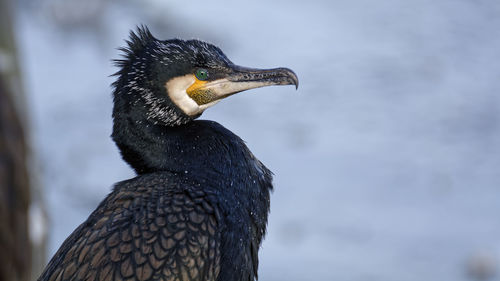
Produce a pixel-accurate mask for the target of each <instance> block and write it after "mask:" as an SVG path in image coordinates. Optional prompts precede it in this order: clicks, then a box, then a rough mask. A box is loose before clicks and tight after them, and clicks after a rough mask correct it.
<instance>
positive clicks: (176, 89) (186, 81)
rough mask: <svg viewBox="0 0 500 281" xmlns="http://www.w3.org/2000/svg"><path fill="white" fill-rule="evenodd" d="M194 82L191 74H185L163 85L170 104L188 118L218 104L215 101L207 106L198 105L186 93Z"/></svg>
mask: <svg viewBox="0 0 500 281" xmlns="http://www.w3.org/2000/svg"><path fill="white" fill-rule="evenodd" d="M195 81H196V80H195V78H194V76H193V75H192V74H187V75H184V76H179V77H175V78H172V79H170V80H169V81H168V82H167V83H166V84H165V88H166V89H167V93H168V96H169V97H170V100H172V102H173V103H175V105H177V107H179V108H180V109H181V110H182V111H183V112H184V113H185V114H186V115H188V116H196V115H199V114H201V113H202V112H203V111H204V110H205V109H207V108H209V107H210V106H212V105H214V104H216V103H217V102H219V101H218V100H217V101H213V102H210V103H207V104H203V105H198V104H197V103H196V102H195V101H194V100H193V99H192V98H190V97H189V95H188V94H187V92H186V90H187V89H188V88H189V87H190V86H191V85H193V84H194V82H195Z"/></svg>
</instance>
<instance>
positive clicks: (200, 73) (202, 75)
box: [195, 68, 208, 81]
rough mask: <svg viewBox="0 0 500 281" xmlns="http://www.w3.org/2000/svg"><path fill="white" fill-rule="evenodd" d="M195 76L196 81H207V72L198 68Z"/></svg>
mask: <svg viewBox="0 0 500 281" xmlns="http://www.w3.org/2000/svg"><path fill="white" fill-rule="evenodd" d="M195 75H196V78H198V80H201V81H204V80H207V79H208V70H206V69H203V68H200V69H198V70H196V73H195Z"/></svg>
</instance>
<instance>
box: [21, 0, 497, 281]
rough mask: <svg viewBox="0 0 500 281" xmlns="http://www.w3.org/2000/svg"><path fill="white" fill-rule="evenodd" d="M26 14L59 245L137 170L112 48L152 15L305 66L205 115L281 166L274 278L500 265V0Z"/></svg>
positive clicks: (273, 226) (157, 25)
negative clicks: (120, 120)
mask: <svg viewBox="0 0 500 281" xmlns="http://www.w3.org/2000/svg"><path fill="white" fill-rule="evenodd" d="M16 11H17V12H16V25H15V27H16V35H17V41H18V45H19V48H20V58H21V63H22V67H23V74H24V78H25V79H24V82H25V90H26V93H27V96H28V104H29V106H30V110H31V114H32V115H31V127H32V132H31V138H32V140H33V150H34V151H35V152H36V156H37V162H36V165H35V169H36V170H37V171H38V173H39V175H40V177H39V179H40V183H41V185H42V187H43V188H44V194H45V196H46V203H47V206H48V213H49V217H50V227H49V230H50V233H49V235H50V240H49V255H50V256H52V254H53V253H54V252H55V251H56V250H57V248H58V247H59V245H60V244H61V243H62V241H63V240H64V238H66V237H67V236H68V235H69V234H70V233H71V231H72V230H73V229H74V228H75V227H76V226H77V225H78V224H80V223H81V222H82V221H83V220H85V219H86V217H87V216H88V215H89V214H90V212H91V211H92V210H93V209H94V208H95V207H96V206H97V204H98V203H99V202H100V200H102V199H103V198H104V196H105V195H106V194H107V193H108V192H109V191H110V188H111V186H112V185H113V183H115V182H117V181H120V180H123V179H127V178H130V177H132V176H133V173H132V171H131V170H130V169H129V167H128V166H127V165H126V164H125V163H124V162H123V161H122V160H121V159H120V156H119V153H118V151H117V149H116V148H115V146H114V144H113V143H112V142H111V140H110V138H109V135H110V133H111V108H112V104H111V96H110V94H111V88H110V86H109V85H110V83H112V82H113V79H114V78H112V77H109V75H110V74H112V73H114V72H115V71H116V68H114V67H113V66H112V64H111V63H110V59H112V58H118V51H117V50H116V49H115V48H116V47H118V46H123V44H124V43H123V39H125V38H126V37H127V36H128V31H129V30H130V29H132V28H134V26H135V25H136V24H140V23H145V24H148V25H149V26H150V29H151V30H152V32H153V33H154V34H155V35H156V36H157V37H158V38H162V39H166V38H171V37H181V38H201V39H204V40H207V41H210V42H213V43H215V44H216V45H219V46H220V47H221V48H222V49H223V50H224V51H225V53H226V54H227V55H228V57H229V58H230V59H231V60H233V62H235V63H237V64H241V65H246V66H251V67H276V66H286V67H290V68H292V69H293V70H295V71H296V73H297V74H298V76H299V78H300V87H299V90H298V91H295V90H294V89H293V88H292V87H273V88H266V89H258V90H253V91H250V92H245V93H242V94H240V95H236V96H233V97H231V98H229V99H227V100H225V101H223V102H221V103H219V104H218V105H217V106H215V107H214V108H211V109H209V110H207V112H205V114H204V115H203V116H202V118H204V119H212V120H215V121H217V122H220V123H221V124H223V125H224V126H226V127H227V128H228V129H230V130H232V131H233V132H235V133H236V134H237V135H239V136H240V137H242V138H243V139H244V140H246V141H247V142H248V146H249V147H250V149H251V150H252V151H253V152H254V154H255V155H256V156H257V157H258V158H260V159H261V160H262V162H264V163H265V164H266V165H267V166H268V167H269V168H270V169H271V170H272V171H273V172H274V173H275V192H274V194H273V196H272V201H271V203H272V208H271V216H270V221H269V231H268V235H267V238H266V240H265V241H264V244H263V247H262V250H261V252H260V257H261V264H260V280H270V281H273V280H319V281H321V280H325V281H326V280H383V281H410V280H415V281H422V280H441V281H442V280H469V279H471V278H473V276H472V275H471V274H474V272H476V273H477V271H484V272H490V273H493V271H494V270H495V268H497V267H498V265H499V261H498V257H499V254H500V186H499V184H500V147H499V142H500V111H499V110H500V97H499V95H500V1H496V0H491V1H488V0H477V1H470V0H432V1H431V0H414V1H396V0H383V1H371V0H355V1H352V0H342V1H327V0H324V1H320V0H318V1H314V0H310V1H298V0H288V1H264V0H262V1H245V2H240V1H232V2H229V1H227V2H226V1H217V0H212V1H181V0H175V1H161V0H148V1H139V0H128V1H105V0H88V1H78V0H67V1H64V0H45V1H28V0H22V1H19V2H18V3H17V4H16ZM467 272H469V274H467ZM471 272H472V273H471ZM477 274H479V273H477ZM479 275H480V274H479ZM479 275H478V276H479ZM478 278H479V277H478ZM493 278H496V280H498V279H499V278H498V277H495V276H493Z"/></svg>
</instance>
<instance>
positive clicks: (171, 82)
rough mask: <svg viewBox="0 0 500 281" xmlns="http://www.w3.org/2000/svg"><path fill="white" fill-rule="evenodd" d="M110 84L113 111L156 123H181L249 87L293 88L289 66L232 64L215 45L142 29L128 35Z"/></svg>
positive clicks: (292, 73) (296, 83) (169, 124)
mask: <svg viewBox="0 0 500 281" xmlns="http://www.w3.org/2000/svg"><path fill="white" fill-rule="evenodd" d="M127 43H128V47H127V48H123V49H122V51H123V52H124V58H123V59H121V60H117V61H116V62H117V65H118V66H119V67H120V68H121V69H120V70H119V71H118V72H117V73H116V75H117V76H118V79H117V81H116V82H115V83H114V84H113V85H114V87H115V91H114V102H115V110H114V116H115V117H116V114H118V113H120V114H123V113H128V114H132V115H135V114H143V115H145V117H146V118H147V119H148V120H150V121H152V122H154V123H157V124H158V123H159V124H164V125H168V126H175V125H181V124H185V123H187V122H189V121H191V120H193V119H195V118H197V117H198V116H200V115H201V114H202V113H203V111H204V110H205V109H207V108H209V107H211V106H212V105H214V104H216V103H217V102H219V101H220V100H222V99H224V98H226V97H228V96H230V95H233V94H236V93H239V92H241V91H245V90H248V89H253V88H259V87H265V86H271V85H295V86H296V87H297V86H298V78H297V76H296V75H295V73H294V72H293V71H292V70H290V69H288V68H274V69H253V68H247V67H241V66H237V65H235V64H233V63H232V62H231V61H230V60H229V59H228V58H227V57H226V55H224V53H223V52H222V51H221V50H220V49H219V48H218V47H216V46H214V45H212V44H209V43H206V42H203V41H199V40H187V41H185V40H179V39H173V40H165V41H163V40H158V39H156V38H154V37H153V35H152V34H151V33H150V32H149V30H148V29H147V28H146V27H141V28H138V30H137V32H131V34H130V39H129V41H127Z"/></svg>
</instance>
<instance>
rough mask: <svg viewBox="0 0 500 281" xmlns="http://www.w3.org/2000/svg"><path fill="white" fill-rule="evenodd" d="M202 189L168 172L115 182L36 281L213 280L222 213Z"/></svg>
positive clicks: (216, 271)
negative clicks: (110, 190) (113, 186)
mask: <svg viewBox="0 0 500 281" xmlns="http://www.w3.org/2000/svg"><path fill="white" fill-rule="evenodd" d="M207 190H210V189H207V188H206V186H205V188H203V189H202V188H200V184H199V183H197V182H196V181H193V180H191V179H189V178H187V177H185V176H183V175H178V174H173V173H169V172H159V173H152V174H146V175H142V176H138V177H136V178H134V179H131V180H127V181H123V182H120V183H118V184H116V186H115V188H114V190H113V192H111V193H110V194H109V195H108V196H107V197H106V199H105V200H104V201H103V202H102V203H101V204H100V205H99V207H98V208H97V209H96V210H95V211H94V212H93V213H92V214H91V215H90V217H89V218H88V219H87V221H85V222H84V223H83V224H81V225H80V226H79V227H78V228H77V229H76V230H75V231H74V232H73V233H72V234H71V235H70V237H68V238H67V239H66V241H65V242H64V243H63V245H62V246H61V248H60V249H59V251H58V252H57V253H56V255H55V256H54V257H53V258H52V260H51V261H50V263H49V265H48V266H47V268H46V269H45V271H44V273H43V274H42V276H41V277H40V278H39V280H40V281H41V280H172V281H173V280H180V281H181V280H183V281H187V280H216V278H217V276H218V273H219V270H220V266H219V259H220V243H221V233H220V229H219V223H220V222H219V217H220V214H218V209H217V207H216V206H215V205H216V203H215V197H214V196H213V194H210V191H207Z"/></svg>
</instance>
